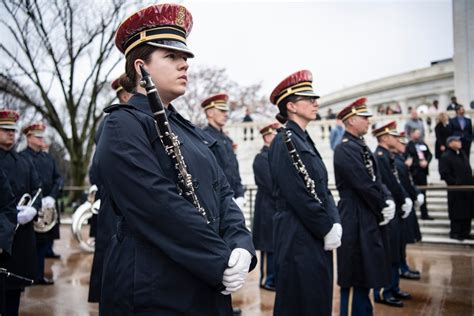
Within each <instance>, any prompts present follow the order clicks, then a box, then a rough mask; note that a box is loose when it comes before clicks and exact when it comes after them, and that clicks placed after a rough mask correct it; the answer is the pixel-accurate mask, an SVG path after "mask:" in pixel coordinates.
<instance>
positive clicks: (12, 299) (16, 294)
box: [5, 289, 21, 316]
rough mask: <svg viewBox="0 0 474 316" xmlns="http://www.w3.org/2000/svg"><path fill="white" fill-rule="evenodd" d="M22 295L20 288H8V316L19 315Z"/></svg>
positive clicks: (6, 296)
mask: <svg viewBox="0 0 474 316" xmlns="http://www.w3.org/2000/svg"><path fill="white" fill-rule="evenodd" d="M20 295H21V290H20V289H16V290H6V292H5V302H6V316H18V310H19V309H20Z"/></svg>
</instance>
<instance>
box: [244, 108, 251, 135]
mask: <svg viewBox="0 0 474 316" xmlns="http://www.w3.org/2000/svg"><path fill="white" fill-rule="evenodd" d="M242 122H244V123H245V122H253V119H252V117H251V116H250V109H249V108H246V109H245V116H244V119H243V120H242ZM249 130H250V140H253V127H250V128H249ZM246 140H247V127H244V141H246Z"/></svg>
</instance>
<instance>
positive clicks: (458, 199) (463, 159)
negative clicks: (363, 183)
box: [439, 136, 474, 240]
mask: <svg viewBox="0 0 474 316" xmlns="http://www.w3.org/2000/svg"><path fill="white" fill-rule="evenodd" d="M446 147H447V150H446V151H445V152H444V153H443V155H442V156H441V159H440V160H439V174H440V175H441V179H443V180H444V181H446V184H447V185H448V186H449V185H473V184H474V178H473V177H472V169H471V166H470V164H469V159H468V158H467V156H466V154H465V153H464V152H463V151H462V150H461V148H462V142H461V137H460V136H450V137H448V139H447V140H446ZM448 213H449V220H450V221H451V231H450V233H449V237H450V238H452V239H457V240H464V239H473V238H472V235H471V234H470V233H471V220H472V218H473V217H474V194H473V193H472V191H448Z"/></svg>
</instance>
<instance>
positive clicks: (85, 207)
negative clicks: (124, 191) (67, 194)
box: [71, 184, 100, 252]
mask: <svg viewBox="0 0 474 316" xmlns="http://www.w3.org/2000/svg"><path fill="white" fill-rule="evenodd" d="M97 190H98V188H97V186H96V185H95V184H94V185H92V186H91V187H90V188H89V193H88V194H87V201H85V202H84V203H82V204H81V205H80V206H79V207H78V208H77V209H76V210H75V211H74V214H73V215H72V225H71V229H72V233H73V235H74V237H76V239H77V241H78V242H79V247H80V248H81V249H82V250H84V251H87V252H94V249H95V238H93V237H89V230H87V229H83V228H84V227H85V226H86V225H87V224H88V223H89V220H90V219H91V218H92V215H94V214H98V212H99V208H100V199H99V200H96V196H95V195H96V193H97Z"/></svg>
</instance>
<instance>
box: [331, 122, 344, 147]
mask: <svg viewBox="0 0 474 316" xmlns="http://www.w3.org/2000/svg"><path fill="white" fill-rule="evenodd" d="M344 131H345V128H344V124H343V123H342V121H341V120H336V126H334V128H333V129H332V130H331V133H330V134H329V143H330V144H331V149H332V150H334V148H336V146H337V145H338V144H339V143H340V142H341V140H342V136H343V135H344Z"/></svg>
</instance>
